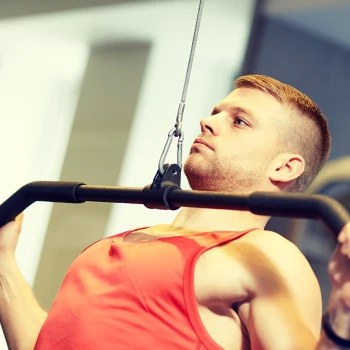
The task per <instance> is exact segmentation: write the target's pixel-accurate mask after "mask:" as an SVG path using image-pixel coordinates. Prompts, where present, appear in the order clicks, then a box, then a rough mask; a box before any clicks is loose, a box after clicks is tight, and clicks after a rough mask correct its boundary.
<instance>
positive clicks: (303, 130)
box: [235, 75, 331, 192]
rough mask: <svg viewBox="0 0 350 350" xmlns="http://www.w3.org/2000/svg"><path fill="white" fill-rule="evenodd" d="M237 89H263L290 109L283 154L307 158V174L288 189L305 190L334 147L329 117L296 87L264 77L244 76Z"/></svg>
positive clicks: (237, 84) (282, 142)
mask: <svg viewBox="0 0 350 350" xmlns="http://www.w3.org/2000/svg"><path fill="white" fill-rule="evenodd" d="M235 87H236V88H240V87H248V88H254V89H259V90H262V91H264V92H266V93H267V94H270V95H272V96H273V97H274V98H275V99H276V100H277V101H279V102H280V103H281V104H282V105H285V106H286V107H287V108H288V109H289V110H290V116H291V118H290V120H288V121H286V126H287V127H285V128H284V133H283V135H281V145H280V146H281V149H280V150H281V151H282V152H293V153H298V154H300V155H301V156H302V157H303V158H304V159H305V171H304V173H303V174H302V175H301V176H300V177H299V178H298V179H296V180H295V182H294V183H293V184H292V185H291V186H290V187H289V188H288V191H291V192H302V191H304V190H305V189H306V188H307V187H308V186H309V185H310V184H311V183H312V182H313V180H314V179H315V177H316V176H317V174H318V173H319V171H320V170H321V168H322V167H323V165H324V164H325V162H326V161H327V159H328V157H329V153H330V148H331V136H330V133H329V129H328V123H327V120H326V118H325V116H324V115H323V114H322V112H321V111H320V109H319V107H318V106H317V104H316V103H314V102H313V101H312V100H311V99H310V98H309V97H307V96H306V95H304V94H303V93H302V92H300V91H299V90H297V89H296V88H294V87H293V86H290V85H287V84H285V83H282V82H280V81H278V80H276V79H273V78H270V77H267V76H264V75H246V76H241V77H239V78H238V79H236V81H235Z"/></svg>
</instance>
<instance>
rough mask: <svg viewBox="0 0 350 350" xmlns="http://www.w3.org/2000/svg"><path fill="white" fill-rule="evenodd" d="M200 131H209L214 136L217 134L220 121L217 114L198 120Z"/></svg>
mask: <svg viewBox="0 0 350 350" xmlns="http://www.w3.org/2000/svg"><path fill="white" fill-rule="evenodd" d="M200 125H201V131H202V133H207V132H210V133H211V134H213V135H214V136H217V135H218V134H219V132H220V123H219V120H218V117H217V115H211V116H209V117H206V118H203V119H202V120H201V121H200Z"/></svg>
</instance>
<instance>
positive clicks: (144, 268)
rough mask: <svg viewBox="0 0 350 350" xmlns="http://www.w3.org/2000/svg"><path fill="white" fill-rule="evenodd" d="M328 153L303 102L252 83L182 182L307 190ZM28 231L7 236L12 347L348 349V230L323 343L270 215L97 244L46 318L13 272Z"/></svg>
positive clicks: (0, 279)
mask: <svg viewBox="0 0 350 350" xmlns="http://www.w3.org/2000/svg"><path fill="white" fill-rule="evenodd" d="M329 149H330V136H329V132H328V127H327V123H326V120H325V118H324V116H323V115H322V113H321V112H320V111H319V109H318V107H317V106H316V105H315V104H314V103H313V102H312V101H311V100H310V99H309V98H308V97H306V96H305V95H303V94H301V93H300V92H299V91H297V90H296V89H294V88H292V87H290V86H288V85H285V84H282V83H280V82H278V81H276V80H274V79H271V78H268V77H264V76H246V77H241V78H239V79H238V80H237V81H236V89H235V90H234V91H233V92H232V93H231V94H230V95H229V96H228V97H226V98H225V99H224V100H223V101H221V102H220V103H219V104H218V105H217V106H215V108H214V109H213V112H212V114H211V116H209V117H207V118H205V119H203V120H202V121H201V134H200V136H199V137H198V138H197V139H196V140H195V142H194V143H193V145H192V148H191V152H190V155H189V157H188V159H187V161H186V164H185V167H184V170H185V173H186V175H187V177H188V180H189V183H190V186H191V188H193V189H196V190H216V191H231V192H243V193H250V192H253V191H258V190H263V191H274V192H278V191H302V190H304V189H305V188H306V187H307V186H308V185H309V184H310V183H311V182H312V181H313V179H314V178H315V176H316V174H317V173H318V171H319V170H320V168H321V167H322V165H323V164H324V163H325V161H326V159H327V157H328V154H329ZM21 219H22V217H21V216H19V217H18V218H17V219H16V220H15V221H14V222H12V223H9V224H7V225H6V226H5V227H4V228H2V229H1V231H0V266H1V268H0V286H1V289H0V298H1V304H0V321H1V324H2V326H3V329H4V332H5V335H6V338H7V341H8V344H9V348H10V349H20V350H22V349H32V348H33V347H34V344H36V345H35V349H50V350H51V349H57V350H58V349H106V350H108V349H191V350H192V349H198V350H199V349H235V350H236V349H237V350H238V349H254V350H257V349H269V350H274V349H276V350H287V349H291V350H302V349H319V350H320V349H321V350H323V349H341V347H339V346H337V345H335V343H334V342H336V341H337V340H334V339H333V340H330V338H329V337H332V331H333V332H335V333H336V334H338V336H340V337H342V338H344V339H350V283H349V281H350V271H349V270H350V263H349V259H350V225H347V226H346V227H345V228H344V229H343V230H342V233H341V235H340V236H339V243H340V245H339V247H338V249H337V251H336V253H335V255H334V257H333V259H332V261H331V262H330V264H329V272H330V277H331V280H332V286H333V290H332V296H331V300H330V304H329V313H328V315H329V319H328V321H327V322H326V323H325V326H326V328H327V327H328V328H327V330H328V331H327V336H325V335H324V334H323V333H322V335H321V338H320V323H321V297H320V289H319V286H318V283H317V280H316V278H315V276H314V274H313V272H312V270H311V268H310V266H309V264H308V263H307V261H306V259H305V258H304V257H303V255H302V254H301V253H300V251H299V250H298V249H297V248H296V247H295V246H294V245H293V244H292V243H290V242H289V241H287V240H285V239H284V238H283V237H282V236H280V235H278V234H276V233H274V232H269V231H265V230H264V227H265V225H266V223H267V221H268V218H267V217H262V216H257V215H254V214H252V213H249V212H241V211H226V210H213V209H194V208H183V209H182V210H181V211H180V212H179V214H178V216H177V217H176V218H175V220H174V222H173V223H172V224H170V225H158V226H154V227H150V228H144V229H138V230H133V231H129V232H126V233H123V234H121V235H116V236H113V237H110V238H106V239H103V240H101V241H99V242H96V243H95V244H92V245H91V246H90V247H88V248H87V249H86V250H85V251H84V252H83V253H82V254H81V255H80V256H79V257H78V258H77V259H76V261H75V262H74V263H73V264H72V266H71V267H70V269H69V271H68V272H67V276H66V278H65V280H64V282H63V284H62V287H61V290H60V291H59V293H58V296H57V298H56V300H55V302H54V304H53V306H52V309H51V310H50V312H49V314H48V316H47V315H46V313H45V312H44V311H43V310H42V309H41V308H40V306H39V305H38V304H37V302H36V301H35V298H34V297H33V295H32V293H31V291H30V289H29V287H28V285H27V284H26V283H25V282H24V280H23V277H22V276H21V273H20V271H19V270H18V268H17V265H16V263H15V261H14V250H15V246H16V240H17V237H18V233H19V231H20V226H21ZM329 327H331V328H332V329H333V330H329V329H330V328H329ZM39 332H40V334H39ZM319 338H320V339H319ZM333 338H334V337H333Z"/></svg>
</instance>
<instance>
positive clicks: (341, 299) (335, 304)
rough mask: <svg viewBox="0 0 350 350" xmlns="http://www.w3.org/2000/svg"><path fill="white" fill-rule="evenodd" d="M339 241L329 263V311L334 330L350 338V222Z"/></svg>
mask: <svg viewBox="0 0 350 350" xmlns="http://www.w3.org/2000/svg"><path fill="white" fill-rule="evenodd" d="M338 243H339V244H338V247H337V249H336V251H335V252H334V254H333V257H332V259H331V260H330V262H329V264H328V273H329V277H330V278H331V282H332V292H331V297H330V300H329V305H328V312H329V318H330V323H331V326H332V328H333V330H334V332H335V333H336V334H337V335H339V336H341V337H342V338H345V339H350V223H348V224H347V225H345V226H344V228H343V229H342V231H341V233H340V234H339V236H338Z"/></svg>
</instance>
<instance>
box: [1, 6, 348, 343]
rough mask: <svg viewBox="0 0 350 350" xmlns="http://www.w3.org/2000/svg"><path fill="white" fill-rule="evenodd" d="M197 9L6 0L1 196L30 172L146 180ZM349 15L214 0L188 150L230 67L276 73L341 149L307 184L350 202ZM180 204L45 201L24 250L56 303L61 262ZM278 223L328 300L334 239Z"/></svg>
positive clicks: (21, 257) (334, 9)
mask: <svg viewBox="0 0 350 350" xmlns="http://www.w3.org/2000/svg"><path fill="white" fill-rule="evenodd" d="M197 8H198V1H197V0H186V1H185V0H182V1H181V0H178V1H170V0H169V1H166V0H163V1H147V0H138V1H135V0H134V1H130V0H129V1H111V0H110V1H108V0H99V1H97V0H71V1H60V2H57V1H51V0H50V1H45V2H43V1H38V0H26V1H25V2H24V1H16V2H8V1H1V0H0V118H1V119H0V120H1V125H2V128H1V131H2V133H1V135H2V136H1V138H0V145H1V149H2V164H3V172H2V181H1V184H0V190H1V191H0V200H1V201H3V200H5V199H6V198H7V197H8V196H9V195H10V194H12V193H13V192H14V191H16V190H17V189H18V188H19V187H20V186H22V185H23V184H25V183H27V182H30V181H34V180H70V181H81V182H84V183H87V184H89V185H118V186H131V187H143V186H145V185H146V184H149V183H150V182H151V181H152V179H153V176H154V174H155V172H156V170H157V163H158V159H159V156H160V153H161V151H162V149H163V146H164V143H165V141H166V137H167V133H168V131H169V130H170V128H171V127H172V126H173V124H174V122H175V117H176V112H177V107H178V104H179V102H180V97H181V92H182V85H183V82H184V76H185V71H186V66H187V60H188V56H189V50H190V44H191V41H192V35H193V29H194V23H195V18H196V14H197ZM349 15H350V4H349V3H348V2H347V1H338V0H337V1H332V2H329V1H325V0H323V1H322V0H312V1H311V0H294V1H293V2H289V1H288V2H287V1H279V0H266V1H263V0H261V1H257V0H249V1H240V0H215V1H214V0H207V1H206V4H205V7H204V13H203V20H202V26H201V31H200V35H199V41H198V48H197V52H196V57H195V61H194V67H193V73H192V78H191V82H190V87H189V91H188V102H187V106H186V111H185V118H184V131H185V133H186V134H185V145H184V156H185V155H186V154H187V153H188V150H189V146H190V144H191V142H192V139H193V137H194V136H195V135H197V134H198V131H199V119H200V118H202V117H203V116H206V115H208V114H209V113H210V111H211V108H212V106H213V105H214V104H215V103H216V102H217V101H219V100H220V99H222V98H223V97H224V96H225V95H226V94H227V93H229V92H230V89H231V87H232V83H233V80H234V78H235V77H237V76H238V75H240V74H242V73H244V74H248V73H259V74H266V75H270V76H272V77H274V78H277V79H280V80H282V81H284V82H286V83H289V84H291V85H293V86H295V87H297V88H299V89H300V90H301V91H303V92H304V93H306V94H308V95H309V96H310V97H311V98H312V99H313V100H314V101H316V102H317V103H318V104H319V105H320V107H321V109H322V111H323V112H324V113H325V114H326V116H327V118H328V120H329V124H330V129H331V133H332V135H333V150H332V154H331V159H330V161H329V163H328V164H327V166H326V167H325V169H324V170H323V171H322V173H321V174H320V176H319V177H318V178H317V180H316V181H315V183H314V184H313V186H311V187H310V189H309V192H310V193H324V194H327V195H330V196H332V197H334V198H336V199H338V200H340V201H341V202H342V203H344V204H345V205H346V206H347V207H348V209H350V207H349V202H350V200H349V198H350V187H349V182H348V179H349V177H348V174H350V161H349V158H348V154H349V153H350V146H349V142H347V140H348V137H347V133H348V131H349V130H350V119H349V117H348V108H347V104H348V100H349V97H350V96H349V95H350V92H349V88H348V79H349V77H350V63H349V62H350V59H349V58H350V57H349V56H350V39H349V36H348V32H349V28H348V26H349V25H348V18H349ZM175 149H176V147H175V145H174V146H173V149H172V151H171V153H170V155H169V161H175V159H176V158H175V156H176V155H175ZM186 187H187V184H186V181H184V185H183V188H186ZM175 214H176V213H168V212H161V213H159V212H157V211H150V210H148V209H146V208H143V207H142V206H132V205H111V204H106V203H105V204H101V203H99V204H97V203H85V204H82V205H69V204H67V205H62V204H54V205H53V204H49V203H36V204H35V205H33V206H32V207H30V208H28V209H27V210H26V212H25V221H24V228H23V232H22V234H21V238H20V242H19V246H18V249H17V260H18V262H19V265H20V267H21V270H22V271H23V273H24V275H25V277H26V279H27V281H28V282H29V283H30V284H31V285H32V286H33V288H34V292H35V294H36V296H37V298H38V300H39V302H40V303H41V304H42V305H43V307H44V308H46V309H49V308H50V305H51V303H52V301H53V298H54V296H55V294H56V293H57V290H58V288H59V286H60V284H61V281H62V279H63V277H64V274H65V271H66V270H67V268H68V266H69V265H70V263H71V262H72V260H73V259H74V258H75V257H76V256H77V255H78V254H79V253H80V252H81V250H83V249H84V248H85V247H86V246H87V245H89V244H90V243H92V242H93V241H96V240H98V239H100V238H103V237H104V236H106V235H111V234H115V233H118V232H121V231H123V230H126V229H130V228H134V227H139V226H146V225H151V224H154V223H160V222H168V221H169V220H170V219H171V218H172V217H173V216H174V215H175ZM269 228H271V229H274V230H276V231H277V232H280V233H281V234H282V235H284V236H286V237H287V238H288V239H291V240H292V241H294V242H295V243H296V244H297V245H298V246H299V247H300V249H301V250H302V251H303V252H304V254H305V255H306V256H307V258H308V259H309V261H310V264H311V265H312V267H313V268H314V271H315V273H316V275H317V277H318V278H319V281H320V284H321V288H322V293H323V298H324V303H326V302H327V299H328V294H329V282H328V279H327V273H326V265H327V261H328V259H329V257H330V255H331V253H332V251H333V249H334V247H335V240H334V238H333V237H332V235H331V234H330V233H329V231H328V230H327V229H326V228H325V226H324V225H322V224H321V223H318V222H313V221H306V220H291V219H288V220H287V219H280V218H273V219H272V220H271V221H270V223H269ZM3 344H4V343H3ZM0 348H5V345H3V346H2V347H1V344H0Z"/></svg>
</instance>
